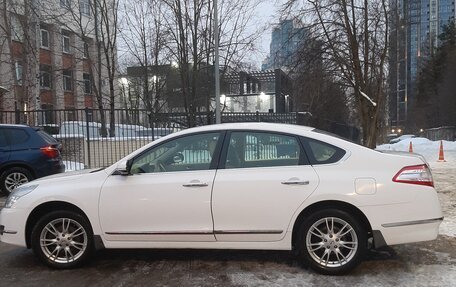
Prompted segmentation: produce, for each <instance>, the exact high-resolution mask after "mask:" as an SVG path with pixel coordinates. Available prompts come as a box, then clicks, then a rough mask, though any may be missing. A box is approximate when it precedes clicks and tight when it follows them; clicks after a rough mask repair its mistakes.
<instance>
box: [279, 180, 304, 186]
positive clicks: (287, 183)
mask: <svg viewBox="0 0 456 287" xmlns="http://www.w3.org/2000/svg"><path fill="white" fill-rule="evenodd" d="M282 184H286V185H309V181H308V180H296V179H290V180H287V181H282Z"/></svg>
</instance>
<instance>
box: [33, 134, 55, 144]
mask: <svg viewBox="0 0 456 287" xmlns="http://www.w3.org/2000/svg"><path fill="white" fill-rule="evenodd" d="M37 134H38V135H39V136H40V137H41V138H42V139H44V141H46V142H47V143H48V144H54V143H57V140H56V139H55V138H53V137H52V136H51V135H49V134H47V133H46V132H44V131H37Z"/></svg>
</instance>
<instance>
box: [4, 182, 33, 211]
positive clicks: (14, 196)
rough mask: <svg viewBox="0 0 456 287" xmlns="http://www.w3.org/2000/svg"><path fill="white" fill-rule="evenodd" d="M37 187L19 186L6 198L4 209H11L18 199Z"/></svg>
mask: <svg viewBox="0 0 456 287" xmlns="http://www.w3.org/2000/svg"><path fill="white" fill-rule="evenodd" d="M37 187H38V184H34V185H28V186H19V187H18V188H16V189H15V190H14V191H13V192H11V194H10V195H9V196H8V199H7V200H6V202H5V208H11V207H13V205H14V204H15V203H16V202H17V201H18V200H19V198H21V197H23V196H24V195H27V194H29V193H30V192H32V191H33V190H34V189H35V188H37Z"/></svg>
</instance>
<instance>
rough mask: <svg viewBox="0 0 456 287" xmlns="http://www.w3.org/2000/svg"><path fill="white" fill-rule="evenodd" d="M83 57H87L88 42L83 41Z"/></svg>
mask: <svg viewBox="0 0 456 287" xmlns="http://www.w3.org/2000/svg"><path fill="white" fill-rule="evenodd" d="M83 57H84V59H88V58H89V43H87V42H84V54H83Z"/></svg>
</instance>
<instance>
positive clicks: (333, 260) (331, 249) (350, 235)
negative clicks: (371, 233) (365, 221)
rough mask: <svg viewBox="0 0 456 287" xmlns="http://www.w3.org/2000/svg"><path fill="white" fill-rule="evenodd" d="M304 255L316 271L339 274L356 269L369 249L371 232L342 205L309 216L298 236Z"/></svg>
mask: <svg viewBox="0 0 456 287" xmlns="http://www.w3.org/2000/svg"><path fill="white" fill-rule="evenodd" d="M298 248H299V253H300V257H301V259H302V260H303V261H304V262H305V263H306V264H307V265H308V266H309V267H311V268H312V269H314V270H315V271H317V272H319V273H322V274H328V275H339V274H344V273H347V272H349V271H351V270H352V269H354V268H355V267H356V266H357V265H358V264H359V263H360V262H361V260H362V259H363V257H364V255H365V253H366V250H367V234H366V231H365V230H364V228H363V226H362V225H361V224H360V222H359V220H357V219H356V218H355V217H353V216H352V215H350V214H349V213H347V212H345V211H342V210H338V209H324V210H320V211H317V212H315V213H313V214H311V215H310V216H308V217H307V218H306V219H305V220H304V221H303V222H302V224H301V227H300V229H299V237H298Z"/></svg>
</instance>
